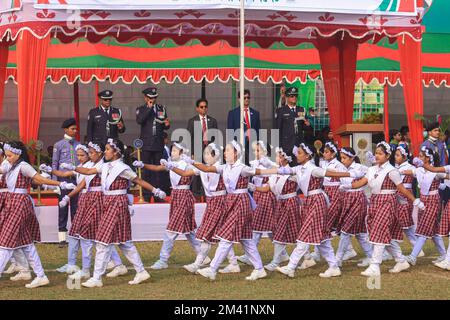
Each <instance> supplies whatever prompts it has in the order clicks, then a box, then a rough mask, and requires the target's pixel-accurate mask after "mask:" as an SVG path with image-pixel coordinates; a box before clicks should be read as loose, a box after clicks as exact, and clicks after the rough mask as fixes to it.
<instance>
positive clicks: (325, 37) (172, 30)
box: [0, 0, 427, 151]
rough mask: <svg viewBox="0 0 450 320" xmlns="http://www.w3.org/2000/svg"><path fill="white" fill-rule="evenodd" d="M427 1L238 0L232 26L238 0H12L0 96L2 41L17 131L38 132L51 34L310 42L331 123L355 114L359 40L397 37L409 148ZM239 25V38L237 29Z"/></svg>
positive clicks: (415, 127)
mask: <svg viewBox="0 0 450 320" xmlns="http://www.w3.org/2000/svg"><path fill="white" fill-rule="evenodd" d="M426 7H427V4H426V3H424V0H340V1H335V0H273V1H261V2H258V1H252V0H247V1H246V2H245V27H244V28H239V25H240V22H243V19H240V16H241V15H240V13H241V12H242V9H241V10H239V9H240V8H241V2H240V1H239V0H181V1H180V0H153V1H151V4H149V1H145V0H134V1H133V2H132V4H130V3H129V1H128V0H108V1H105V0H34V1H33V0H13V1H12V2H11V4H9V5H5V4H2V5H0V12H1V13H0V39H1V42H0V68H1V71H2V72H1V73H0V98H1V97H2V96H3V83H4V77H5V75H6V72H4V71H5V70H6V61H7V55H8V47H9V46H10V45H12V44H17V57H16V58H17V79H16V80H18V101H19V122H20V123H19V128H20V135H21V137H22V139H24V140H25V141H28V140H30V139H36V138H37V135H38V129H39V119H40V112H41V105H42V95H43V89H44V84H45V79H46V72H45V68H46V57H47V50H48V47H49V39H50V38H51V37H55V38H58V39H59V40H60V41H62V42H65V43H70V42H72V41H74V40H75V39H77V38H80V37H85V38H87V39H88V40H89V41H90V42H98V41H99V40H101V39H103V38H104V37H107V36H110V37H114V38H116V39H117V40H118V41H119V42H129V41H131V40H134V39H137V38H143V39H146V40H147V41H148V42H149V43H152V44H155V43H158V42H160V41H161V40H163V39H168V38H169V39H172V40H173V41H175V42H176V43H177V44H186V43H187V42H189V41H190V40H192V39H198V40H200V41H201V42H202V43H203V44H212V43H215V42H217V41H226V42H228V43H229V44H230V45H232V46H238V45H240V40H243V39H244V37H242V34H243V35H244V36H245V39H244V40H245V42H256V43H257V44H258V45H260V46H262V47H268V46H270V45H271V44H273V43H275V42H283V43H284V44H286V45H288V46H291V45H297V44H299V43H302V42H310V43H312V44H314V46H315V47H316V48H317V49H318V51H319V57H320V62H321V66H322V76H323V80H324V86H325V90H326V93H327V94H326V97H327V103H328V108H329V113H330V119H331V127H332V128H333V129H334V130H336V129H337V128H339V127H340V126H341V125H343V124H346V123H351V122H352V113H353V100H354V99H353V95H354V83H355V72H356V70H355V69H356V53H357V50H358V45H359V44H360V43H363V42H366V41H368V40H373V41H375V42H376V41H379V40H380V39H382V38H384V37H387V38H388V39H389V41H391V42H395V41H397V40H398V44H399V48H400V52H401V59H400V64H401V69H402V71H401V80H402V83H403V89H404V94H405V105H406V112H407V118H408V125H409V127H410V132H411V138H412V142H413V146H414V147H415V150H416V151H417V148H418V146H419V144H420V141H421V139H422V124H421V122H420V121H418V120H415V119H414V114H415V113H419V114H423V94H422V83H421V42H420V41H421V35H422V31H423V30H422V27H421V21H422V18H423V15H424V13H425V11H426ZM240 31H242V33H241V37H239V35H240Z"/></svg>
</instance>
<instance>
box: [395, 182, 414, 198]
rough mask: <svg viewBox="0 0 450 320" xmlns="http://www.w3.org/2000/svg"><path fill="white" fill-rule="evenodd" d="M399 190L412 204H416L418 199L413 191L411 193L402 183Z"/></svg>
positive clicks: (398, 186)
mask: <svg viewBox="0 0 450 320" xmlns="http://www.w3.org/2000/svg"><path fill="white" fill-rule="evenodd" d="M397 190H398V191H399V192H400V193H401V194H403V195H404V196H405V197H407V198H408V199H409V200H411V201H412V202H414V201H415V200H416V198H415V197H414V195H413V194H412V193H411V191H409V190H408V189H406V188H405V186H404V185H403V183H400V184H399V185H397Z"/></svg>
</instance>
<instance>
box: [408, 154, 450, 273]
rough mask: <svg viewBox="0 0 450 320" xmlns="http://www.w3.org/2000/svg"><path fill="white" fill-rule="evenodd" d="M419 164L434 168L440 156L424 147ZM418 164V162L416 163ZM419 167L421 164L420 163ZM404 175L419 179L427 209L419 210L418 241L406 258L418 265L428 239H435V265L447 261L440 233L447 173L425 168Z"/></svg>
mask: <svg viewBox="0 0 450 320" xmlns="http://www.w3.org/2000/svg"><path fill="white" fill-rule="evenodd" d="M419 162H422V163H423V164H424V165H427V166H428V167H433V166H434V165H435V164H438V163H439V156H438V155H437V154H436V153H434V152H433V150H431V149H430V148H427V147H425V146H423V147H422V148H421V149H420V153H419ZM416 163H417V161H416ZM418 166H420V164H419V163H418ZM402 173H403V174H405V175H412V176H414V177H415V178H416V179H417V183H418V185H419V188H420V200H421V201H422V202H423V203H424V204H425V208H419V209H420V210H419V212H418V215H417V228H416V236H417V240H416V243H415V244H414V247H413V250H412V252H411V254H410V255H409V256H407V257H406V259H407V260H408V262H409V263H410V264H412V265H415V264H416V260H417V257H418V256H419V254H420V252H421V251H422V248H423V246H424V244H425V242H426V241H427V239H430V238H431V239H433V242H434V244H435V245H436V249H437V250H438V252H439V256H440V257H439V258H438V259H437V260H435V261H433V263H437V262H440V261H442V260H444V259H445V254H446V253H445V245H444V240H443V239H442V237H441V236H439V235H438V233H439V213H440V209H441V200H440V197H439V185H440V182H441V179H446V178H447V174H445V173H433V172H430V171H426V170H425V169H424V168H423V167H419V168H417V169H412V170H403V171H402Z"/></svg>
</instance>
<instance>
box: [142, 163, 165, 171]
mask: <svg viewBox="0 0 450 320" xmlns="http://www.w3.org/2000/svg"><path fill="white" fill-rule="evenodd" d="M144 169H146V170H150V171H156V172H159V171H166V167H165V166H162V165H159V166H156V165H154V164H144Z"/></svg>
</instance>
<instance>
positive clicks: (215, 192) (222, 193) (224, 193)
mask: <svg viewBox="0 0 450 320" xmlns="http://www.w3.org/2000/svg"><path fill="white" fill-rule="evenodd" d="M226 194H227V191H226V190H220V191H213V192H211V196H212V197H219V196H224V195H226Z"/></svg>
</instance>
